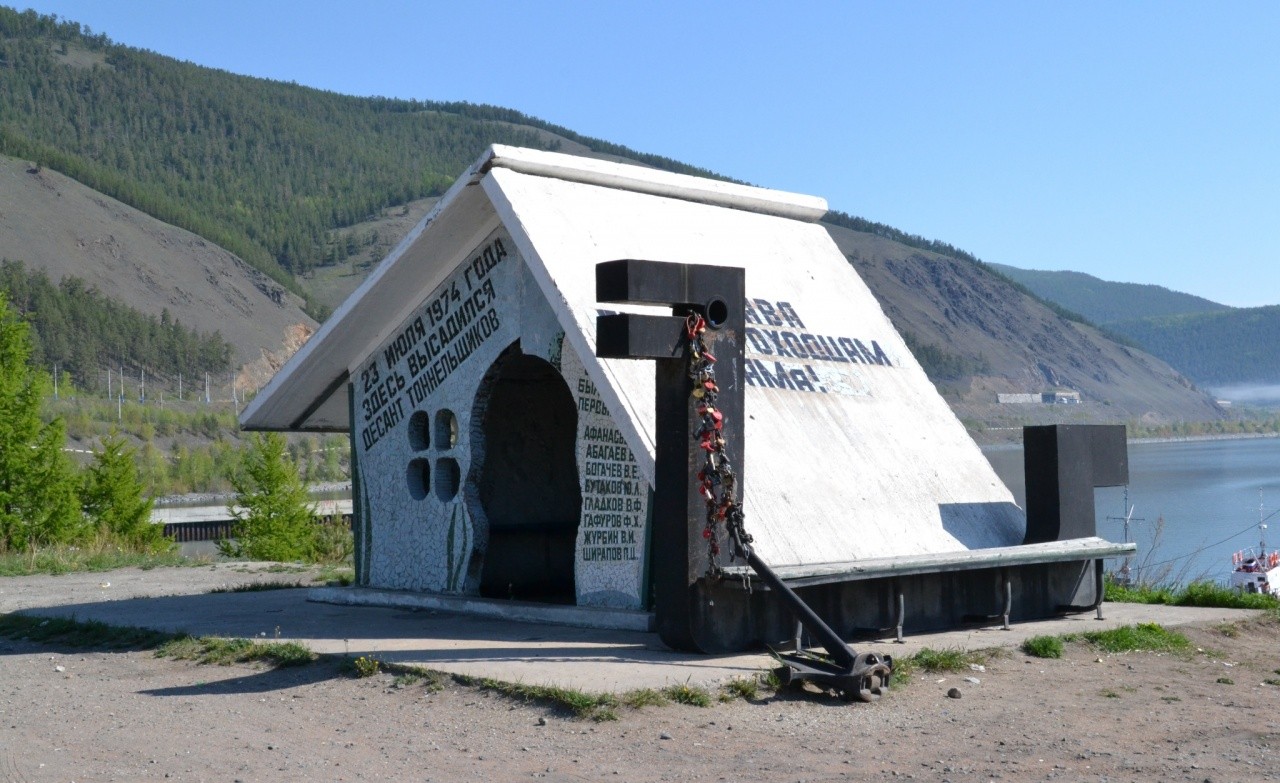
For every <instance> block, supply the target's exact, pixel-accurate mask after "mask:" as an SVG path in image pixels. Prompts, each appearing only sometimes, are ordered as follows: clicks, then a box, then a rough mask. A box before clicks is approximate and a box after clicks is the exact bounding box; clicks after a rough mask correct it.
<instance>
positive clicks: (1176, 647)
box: [1063, 623, 1191, 653]
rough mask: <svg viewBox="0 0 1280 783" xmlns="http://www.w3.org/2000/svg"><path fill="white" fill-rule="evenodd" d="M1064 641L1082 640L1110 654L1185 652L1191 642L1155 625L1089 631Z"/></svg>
mask: <svg viewBox="0 0 1280 783" xmlns="http://www.w3.org/2000/svg"><path fill="white" fill-rule="evenodd" d="M1063 640H1064V641H1077V640H1083V641H1086V642H1088V643H1089V644H1092V645H1093V646H1095V647H1098V648H1100V649H1102V650H1104V651H1106V652H1110V653H1122V652H1132V651H1135V650H1148V651H1151V652H1185V651H1187V650H1190V649H1191V641H1190V640H1189V639H1187V637H1185V636H1183V635H1182V634H1180V633H1178V632H1177V631H1170V630H1167V629H1166V628H1164V627H1163V626H1161V625H1159V624H1157V623H1142V624H1140V625H1125V626H1121V627H1120V628H1113V629H1111V630H1109V631H1089V632H1088V633H1080V634H1069V635H1067V636H1064V637H1063Z"/></svg>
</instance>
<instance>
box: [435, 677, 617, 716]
mask: <svg viewBox="0 0 1280 783" xmlns="http://www.w3.org/2000/svg"><path fill="white" fill-rule="evenodd" d="M453 679H454V680H455V681H456V682H458V683H459V684H461V685H469V686H472V687H476V688H479V689H480V690H484V691H494V692H496V693H500V694H502V695H503V696H506V697H508V698H512V699H519V700H521V701H526V702H534V703H538V704H544V705H547V706H549V707H554V708H556V709H561V710H565V711H567V712H569V713H572V714H573V715H575V716H577V717H579V718H591V719H592V720H598V721H607V720H617V717H618V715H617V713H616V712H615V710H614V708H616V707H617V706H618V697H616V696H614V695H613V694H611V693H588V692H586V691H580V690H577V689H576V688H561V687H559V686H555V685H526V684H524V683H518V682H503V681H502V680H495V679H492V678H490V677H471V676H469V675H464V674H455V675H453Z"/></svg>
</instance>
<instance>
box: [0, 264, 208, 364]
mask: <svg viewBox="0 0 1280 783" xmlns="http://www.w3.org/2000/svg"><path fill="white" fill-rule="evenodd" d="M0 292H3V293H4V295H5V296H6V298H7V299H8V300H9V303H10V305H11V306H12V307H13V309H14V311H15V312H16V313H17V314H18V315H20V316H22V317H23V318H24V319H25V320H26V321H27V322H28V323H30V324H31V326H32V338H33V339H32V343H33V346H32V352H31V358H32V361H33V362H35V364H37V365H38V366H41V367H46V368H47V367H50V366H51V365H53V364H55V363H56V364H59V365H60V369H61V371H62V372H63V373H70V374H71V375H72V376H73V377H75V378H76V379H77V381H78V382H79V383H81V384H82V385H83V384H89V385H92V386H96V385H97V381H99V380H100V379H99V378H98V377H97V375H98V369H99V368H100V367H101V366H102V364H103V362H104V361H106V362H109V363H114V364H115V365H117V366H119V365H122V364H128V366H129V369H130V370H133V369H134V368H135V367H146V368H149V369H151V370H152V372H160V373H162V374H164V375H167V376H170V377H176V376H177V375H178V374H179V373H184V372H185V373H186V374H187V377H188V378H193V377H194V376H195V374H197V373H205V372H210V373H222V372H225V371H226V370H228V369H229V368H230V364H231V352H232V349H231V345H230V344H229V343H227V341H226V340H224V339H222V335H220V334H218V333H216V332H214V333H212V334H208V333H206V334H200V333H197V332H195V331H194V330H192V329H188V328H187V327H185V326H183V325H182V323H181V322H180V321H178V320H176V319H175V318H174V317H173V315H172V314H170V312H169V311H168V310H164V311H163V312H162V313H161V315H160V317H159V318H156V317H155V316H149V315H145V314H143V313H140V312H138V311H137V310H135V309H133V308H132V307H128V306H126V305H122V304H120V303H119V302H116V301H114V300H112V299H109V298H107V297H106V296H103V295H102V294H101V293H99V292H98V291H97V290H95V289H93V288H89V287H87V286H86V285H85V282H84V280H82V279H80V278H78V277H66V278H63V279H62V280H61V281H60V282H59V283H54V282H53V281H51V280H50V279H49V277H48V276H47V275H46V274H45V273H44V272H42V271H40V270H29V269H27V268H26V267H25V266H24V265H23V264H22V263H21V262H16V261H7V260H6V261H3V262H0ZM104 385H105V384H104Z"/></svg>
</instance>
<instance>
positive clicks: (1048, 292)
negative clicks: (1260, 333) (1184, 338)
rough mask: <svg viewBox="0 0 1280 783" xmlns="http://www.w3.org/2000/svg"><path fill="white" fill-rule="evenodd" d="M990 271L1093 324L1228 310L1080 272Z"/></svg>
mask: <svg viewBox="0 0 1280 783" xmlns="http://www.w3.org/2000/svg"><path fill="white" fill-rule="evenodd" d="M991 267H992V268H993V269H995V270H996V271H997V272H999V273H1000V274H1002V275H1004V276H1005V277H1008V278H1010V279H1011V280H1014V281H1016V282H1018V283H1021V284H1022V285H1024V286H1026V287H1027V288H1028V289H1030V290H1031V291H1032V292H1033V293H1034V294H1036V295H1037V296H1039V297H1040V298H1042V299H1047V300H1049V301H1051V302H1056V303H1058V304H1059V305H1061V306H1063V307H1065V308H1067V309H1068V310H1071V311H1073V312H1077V313H1080V314H1081V315H1082V316H1084V317H1085V318H1087V319H1089V320H1090V321H1092V322H1093V323H1095V324H1099V325H1102V326H1105V325H1107V324H1111V323H1114V322H1117V321H1136V320H1138V319H1140V318H1151V317H1165V316H1171V315H1186V314H1190V313H1218V312H1225V311H1227V310H1230V309H1231V308H1230V307H1228V306H1227V305H1224V304H1218V303H1217V302H1212V301H1210V300H1208V299H1205V298H1203V297H1199V296H1194V295H1192V294H1184V293H1182V292H1181V291H1171V290H1169V289H1168V288H1165V287H1164V286H1158V285H1141V284H1138V283H1113V282H1111V281H1109V280H1101V279H1099V278H1097V277H1094V276H1093V275H1087V274H1084V273H1083V272H1045V271H1041V270H1037V269H1019V268H1017V267H1012V266H1005V265H1004V264H991Z"/></svg>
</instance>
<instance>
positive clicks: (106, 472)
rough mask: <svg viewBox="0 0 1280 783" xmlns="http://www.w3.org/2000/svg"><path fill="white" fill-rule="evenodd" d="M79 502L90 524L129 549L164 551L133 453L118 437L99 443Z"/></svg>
mask: <svg viewBox="0 0 1280 783" xmlns="http://www.w3.org/2000/svg"><path fill="white" fill-rule="evenodd" d="M80 498H81V504H82V507H83V509H84V513H85V515H86V516H87V517H88V518H89V520H90V522H91V523H92V524H93V525H94V526H95V527H96V528H97V529H98V530H99V531H101V532H103V533H106V534H108V535H110V536H112V537H113V538H115V539H116V540H117V541H119V542H121V543H123V544H126V545H127V546H128V547H129V548H130V549H132V550H141V551H148V552H156V551H161V550H164V549H166V548H168V546H169V543H170V542H169V541H167V540H166V539H165V537H164V526H163V525H157V524H154V523H152V521H151V507H152V505H153V503H152V500H151V498H148V497H145V496H144V494H143V487H142V480H141V478H140V477H139V476H138V464H137V462H136V461H135V459H134V450H133V449H132V448H129V447H128V446H126V445H125V441H124V438H122V437H120V435H119V434H118V433H116V432H112V433H111V434H110V435H108V436H107V437H105V438H103V439H102V448H101V449H100V450H99V451H98V452H97V454H95V455H94V463H93V465H91V466H90V467H89V470H88V471H87V472H86V474H85V485H84V490H83V492H82V494H81V496H80Z"/></svg>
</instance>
